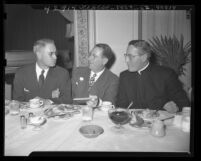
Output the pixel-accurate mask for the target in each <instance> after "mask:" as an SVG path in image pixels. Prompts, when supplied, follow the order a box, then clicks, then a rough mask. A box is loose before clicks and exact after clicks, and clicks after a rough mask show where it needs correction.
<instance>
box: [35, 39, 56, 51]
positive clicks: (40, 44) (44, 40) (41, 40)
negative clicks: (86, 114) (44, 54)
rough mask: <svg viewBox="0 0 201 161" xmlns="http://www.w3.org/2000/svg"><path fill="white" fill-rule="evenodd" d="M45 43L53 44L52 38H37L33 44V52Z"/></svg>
mask: <svg viewBox="0 0 201 161" xmlns="http://www.w3.org/2000/svg"><path fill="white" fill-rule="evenodd" d="M47 44H54V45H55V43H54V40H52V39H40V40H37V41H36V42H35V43H34V45H33V52H34V53H36V51H37V50H39V49H40V48H41V47H44V46H46V45H47Z"/></svg>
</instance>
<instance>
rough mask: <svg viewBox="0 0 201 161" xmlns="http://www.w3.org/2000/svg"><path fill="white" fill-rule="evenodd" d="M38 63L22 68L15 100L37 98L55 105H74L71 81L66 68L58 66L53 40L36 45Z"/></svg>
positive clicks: (17, 75) (16, 86)
mask: <svg viewBox="0 0 201 161" xmlns="http://www.w3.org/2000/svg"><path fill="white" fill-rule="evenodd" d="M33 52H34V54H35V55H36V62H35V63H33V64H29V65H26V66H24V67H22V68H20V69H19V70H18V71H17V72H16V74H15V79H14V90H13V99H14V100H18V101H29V100H30V99H33V98H35V97H39V98H42V99H47V100H49V101H50V102H54V103H58V104H60V103H72V98H71V81H70V77H69V73H68V71H67V70H65V69H64V68H61V67H59V66H56V65H55V64H56V60H57V53H56V46H55V43H54V41H53V40H51V39H41V40H38V41H36V42H35V43H34V46H33Z"/></svg>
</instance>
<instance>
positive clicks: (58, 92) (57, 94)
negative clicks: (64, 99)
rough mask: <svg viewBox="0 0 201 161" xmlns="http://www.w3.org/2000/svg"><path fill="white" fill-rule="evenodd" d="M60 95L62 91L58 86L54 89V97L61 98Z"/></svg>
mask: <svg viewBox="0 0 201 161" xmlns="http://www.w3.org/2000/svg"><path fill="white" fill-rule="evenodd" d="M59 95H60V91H59V89H58V88H57V89H56V90H54V91H52V98H59Z"/></svg>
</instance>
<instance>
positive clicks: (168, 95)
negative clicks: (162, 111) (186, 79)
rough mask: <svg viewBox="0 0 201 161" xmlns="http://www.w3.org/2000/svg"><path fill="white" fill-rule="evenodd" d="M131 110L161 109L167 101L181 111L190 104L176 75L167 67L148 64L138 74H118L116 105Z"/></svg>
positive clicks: (127, 72) (125, 72) (126, 72)
mask: <svg viewBox="0 0 201 161" xmlns="http://www.w3.org/2000/svg"><path fill="white" fill-rule="evenodd" d="M131 101H133V106H132V107H131V108H150V109H155V108H158V107H163V106H164V104H165V103H167V102H168V101H174V102H175V103H176V104H177V106H178V107H179V109H180V110H181V108H182V107H184V106H189V105H190V102H189V100H188V98H187V95H186V93H185V91H184V90H183V88H182V84H181V82H180V81H179V80H178V76H177V75H176V73H175V72H174V71H173V70H172V69H169V68H167V67H163V66H158V65H153V64H149V66H148V67H147V68H146V69H145V70H143V71H142V72H141V74H139V73H138V72H129V71H128V70H127V71H124V72H122V73H121V74H120V83H119V91H118V96H117V103H116V104H117V105H118V106H121V107H127V106H128V105H129V103H130V102H131Z"/></svg>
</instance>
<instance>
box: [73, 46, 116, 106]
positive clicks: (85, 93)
mask: <svg viewBox="0 0 201 161" xmlns="http://www.w3.org/2000/svg"><path fill="white" fill-rule="evenodd" d="M113 56H114V53H113V52H112V49H111V48H110V47H109V46H108V45H107V44H96V45H95V47H94V48H93V49H92V51H91V52H90V56H89V67H78V68H75V69H74V70H73V74H72V97H73V98H79V97H89V96H90V95H92V96H93V95H94V96H97V97H98V98H100V100H99V101H100V104H101V102H102V101H109V102H111V103H112V104H114V103H115V98H116V94H117V89H118V77H117V76H116V75H115V74H113V73H112V72H111V71H110V70H108V69H107V68H106V67H105V66H106V64H107V63H108V62H109V60H111V59H112V57H113Z"/></svg>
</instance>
